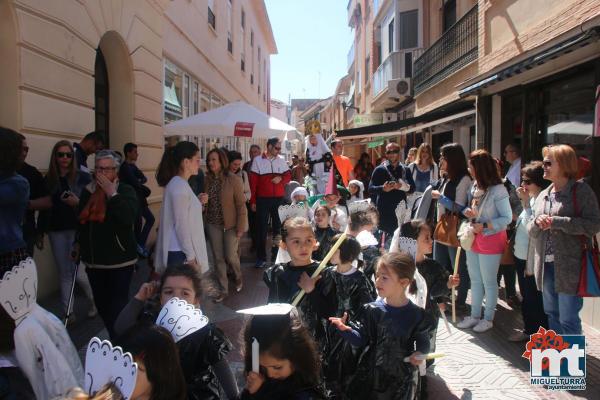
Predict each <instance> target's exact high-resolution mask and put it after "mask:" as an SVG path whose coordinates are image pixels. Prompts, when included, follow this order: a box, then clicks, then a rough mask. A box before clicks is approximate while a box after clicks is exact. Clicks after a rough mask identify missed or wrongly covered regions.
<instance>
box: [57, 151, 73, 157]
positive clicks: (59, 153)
mask: <svg viewBox="0 0 600 400" xmlns="http://www.w3.org/2000/svg"><path fill="white" fill-rule="evenodd" d="M56 157H58V158H73V153H70V152H69V153H63V152H62V151H57V152H56Z"/></svg>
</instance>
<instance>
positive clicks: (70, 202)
mask: <svg viewBox="0 0 600 400" xmlns="http://www.w3.org/2000/svg"><path fill="white" fill-rule="evenodd" d="M90 181H91V177H90V175H89V174H88V173H86V172H82V171H80V170H79V168H78V167H77V163H76V162H75V159H74V151H73V146H72V145H71V143H70V142H69V141H67V140H61V141H59V142H57V143H56V144H55V145H54V147H53V148H52V153H51V156H50V165H49V166H48V173H47V174H46V177H45V178H44V184H45V185H46V188H47V189H48V193H49V194H50V196H51V198H52V208H51V209H49V210H46V211H42V212H41V213H40V218H39V219H40V223H39V225H41V226H43V228H44V231H46V232H47V233H48V239H49V240H50V247H51V248H52V254H53V255H54V262H55V264H56V267H57V268H58V276H59V279H60V298H61V307H62V312H63V313H64V314H65V315H66V316H69V321H70V322H73V321H74V319H75V318H74V317H75V316H74V315H72V314H71V312H72V305H71V309H67V308H68V303H69V296H70V294H71V285H72V284H73V271H75V269H76V268H77V267H76V266H75V261H74V260H73V257H72V255H71V252H72V248H73V243H74V242H75V234H76V232H77V227H78V226H79V221H78V214H77V207H78V206H79V197H80V196H81V192H82V190H83V188H84V187H85V185H87V184H88V183H89V182H90ZM76 279H77V283H78V284H79V286H81V288H82V289H83V292H84V293H85V296H86V297H87V298H88V300H89V302H90V308H89V311H88V317H94V316H95V315H96V314H97V311H96V307H95V305H94V296H93V294H92V288H91V286H90V282H89V280H88V277H87V274H86V272H85V268H83V267H80V268H77V277H76Z"/></svg>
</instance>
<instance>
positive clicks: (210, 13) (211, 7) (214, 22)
mask: <svg viewBox="0 0 600 400" xmlns="http://www.w3.org/2000/svg"><path fill="white" fill-rule="evenodd" d="M214 9H215V0H208V24H209V25H210V26H212V28H213V29H215V30H216V29H217V20H216V18H215V12H214Z"/></svg>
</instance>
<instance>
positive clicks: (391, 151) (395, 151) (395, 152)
mask: <svg viewBox="0 0 600 400" xmlns="http://www.w3.org/2000/svg"><path fill="white" fill-rule="evenodd" d="M399 153H400V150H387V151H386V152H385V154H399Z"/></svg>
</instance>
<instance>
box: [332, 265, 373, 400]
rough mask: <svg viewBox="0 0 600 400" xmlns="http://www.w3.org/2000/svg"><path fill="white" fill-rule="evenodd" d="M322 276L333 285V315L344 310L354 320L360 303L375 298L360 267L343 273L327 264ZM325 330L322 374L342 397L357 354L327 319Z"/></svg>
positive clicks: (368, 301) (369, 283) (360, 306)
mask: <svg viewBox="0 0 600 400" xmlns="http://www.w3.org/2000/svg"><path fill="white" fill-rule="evenodd" d="M323 278H324V279H325V282H327V283H330V284H333V285H335V293H336V311H335V313H334V314H332V316H337V317H342V316H343V315H344V313H345V312H346V313H348V318H349V320H356V319H358V315H359V313H360V311H361V310H362V309H363V305H365V304H367V303H370V302H372V301H373V300H374V299H375V297H376V295H375V291H374V289H373V285H372V283H371V282H369V280H368V279H367V277H366V276H365V274H364V273H363V272H362V271H360V270H356V271H355V272H353V273H352V274H349V275H342V274H340V273H338V272H336V271H335V268H334V267H329V268H327V269H326V270H325V271H324V272H323ZM330 289H331V288H329V287H328V288H327V290H330ZM326 332H327V336H326V340H325V346H324V350H323V373H324V375H325V381H326V384H327V388H328V389H329V390H331V391H332V392H334V393H336V394H337V395H338V396H341V395H342V393H343V391H344V389H345V387H346V385H347V383H348V382H349V380H350V378H351V377H352V375H353V374H354V369H355V366H356V362H357V359H358V354H359V353H358V351H357V349H356V348H353V347H352V346H351V345H350V344H349V343H348V342H347V341H345V340H344V338H342V337H341V336H340V335H339V334H338V333H337V328H335V327H334V326H333V325H331V324H330V323H329V322H326Z"/></svg>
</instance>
